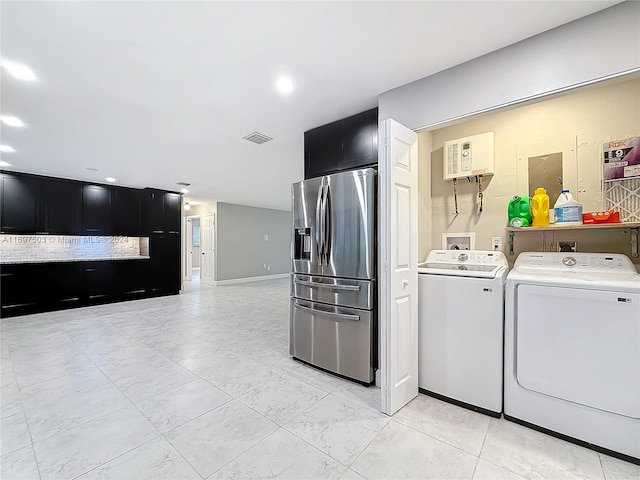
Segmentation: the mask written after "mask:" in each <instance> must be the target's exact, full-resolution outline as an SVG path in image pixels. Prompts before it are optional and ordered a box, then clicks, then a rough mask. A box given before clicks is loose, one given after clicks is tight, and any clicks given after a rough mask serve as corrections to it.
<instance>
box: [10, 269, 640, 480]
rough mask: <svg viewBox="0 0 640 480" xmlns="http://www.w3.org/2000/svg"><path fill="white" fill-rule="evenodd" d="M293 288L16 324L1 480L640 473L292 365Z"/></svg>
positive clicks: (197, 295)
mask: <svg viewBox="0 0 640 480" xmlns="http://www.w3.org/2000/svg"><path fill="white" fill-rule="evenodd" d="M288 314H289V313H288V281H287V280H286V279H282V280H270V281H263V282H254V283H247V284H243V285H234V286H224V287H210V286H205V285H203V286H200V285H197V284H195V285H189V286H188V287H187V288H186V289H185V291H184V293H183V294H181V295H178V296H172V297H164V298H156V299H148V300H139V301H134V302H127V303H120V304H112V305H103V306H96V307H90V308H82V309H77V310H70V311H64V312H55V313H47V314H39V315H31V316H24V317H19V318H13V319H6V320H3V321H2V323H1V325H2V336H1V350H0V352H1V358H0V360H1V367H2V368H1V372H0V375H1V377H0V378H1V384H2V392H1V400H2V403H1V424H0V428H1V430H0V434H1V445H0V454H1V456H0V463H1V465H0V467H1V471H0V474H1V475H0V476H1V477H2V479H7V480H14V479H21V478H26V479H38V478H41V479H74V478H78V479H119V480H123V479H135V480H140V479H154V480H155V479H172V480H173V479H202V478H215V479H228V478H238V479H241V478H290V479H300V480H302V479H312V478H323V479H324V478H328V479H343V480H346V479H349V480H353V479H370V480H373V479H378V478H380V479H386V478H415V479H521V478H531V479H540V478H548V479H574V478H575V479H599V480H605V479H606V480H618V479H636V480H638V479H640V467H639V466H637V465H633V464H630V463H626V462H623V461H620V460H617V459H613V458H610V457H607V456H605V455H601V454H598V453H597V452H594V451H591V450H587V449H585V448H582V447H578V446H576V445H573V444H570V443H566V442H563V441H561V440H558V439H556V438H553V437H550V436H547V435H544V434H541V433H538V432H535V431H533V430H530V429H527V428H524V427H522V426H519V425H516V424H514V423H510V422H507V421H505V420H497V419H493V418H489V417H486V416H484V415H480V414H477V413H474V412H471V411H468V410H465V409H461V408H458V407H455V406H452V405H450V404H447V403H443V402H440V401H438V400H435V399H432V398H429V397H426V396H423V395H420V396H419V397H418V398H416V399H415V400H414V401H413V402H411V403H410V404H409V405H407V406H406V407H405V408H403V409H402V410H401V411H400V412H398V413H397V414H396V415H395V416H394V417H393V418H389V417H387V416H385V415H382V414H380V413H379V411H378V405H379V396H380V395H379V390H377V389H375V388H369V389H367V388H364V387H361V386H359V385H356V384H353V383H350V382H346V381H344V380H341V379H338V378H336V377H333V376H330V375H327V374H324V373H322V372H319V371H317V370H315V369H312V368H310V367H307V366H305V365H301V364H300V363H298V362H295V361H293V360H291V359H290V358H289V356H288V350H287V341H288V333H287V332H288Z"/></svg>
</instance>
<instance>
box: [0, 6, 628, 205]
mask: <svg viewBox="0 0 640 480" xmlns="http://www.w3.org/2000/svg"><path fill="white" fill-rule="evenodd" d="M615 3H619V2H617V1H567V2H558V1H512V2H507V1H493V2H487V1H472V2H464V1H443V2H437V1H425V2H400V1H392V2H383V1H376V2H368V1H358V2H307V1H298V2H270V1H260V2H243V1H233V2H213V1H206V2H187V1H173V2H160V1H157V2H134V1H122V2H118V1H110V2H92V1H76V2H29V1H16V2H12V1H2V3H1V4H0V32H1V33H0V35H1V37H0V40H1V44H0V47H1V53H2V56H3V59H10V60H12V61H15V62H20V63H24V64H26V65H28V66H29V67H31V68H32V69H33V70H34V72H35V74H36V75H37V80H35V81H33V82H25V81H20V80H17V79H15V78H13V77H11V76H9V75H8V73H7V72H6V71H4V69H3V71H2V77H1V84H0V95H1V97H0V100H1V110H2V114H7V115H14V116H16V117H19V118H20V119H22V120H23V121H24V122H25V124H26V125H25V126H24V127H19V128H15V127H9V126H4V125H2V127H1V128H2V130H0V135H1V143H2V144H6V145H10V146H11V147H13V148H14V149H15V150H16V151H15V152H12V153H4V154H2V160H4V161H7V162H9V163H10V164H11V166H10V167H7V169H8V170H16V171H22V172H30V173H37V174H43V175H51V176H57V177H63V178H73V179H78V180H85V181H92V182H100V183H106V182H105V177H107V176H111V177H115V178H116V179H117V184H121V185H126V186H133V187H146V186H149V187H157V188H163V189H168V190H179V189H180V186H178V185H176V183H177V182H188V183H191V184H192V185H191V186H190V187H188V189H189V193H187V194H186V195H185V200H186V201H189V202H191V203H192V204H194V205H197V204H198V203H202V202H211V201H222V202H229V203H236V204H242V205H252V206H260V207H266V208H277V209H283V210H286V209H289V191H290V190H289V189H290V184H291V183H292V182H296V181H299V180H301V179H302V177H303V133H304V132H305V131H306V130H309V129H311V128H314V127H317V126H320V125H323V124H326V123H329V122H332V121H334V120H338V119H340V118H344V117H346V116H349V115H352V114H355V113H359V112H361V111H364V110H366V109H369V108H372V107H375V106H376V105H377V97H378V95H379V94H380V93H382V92H385V91H387V90H390V89H392V88H395V87H398V86H400V85H403V84H406V83H409V82H411V81H413V80H417V79H419V78H422V77H426V76H428V75H431V74H433V73H435V72H438V71H441V70H444V69H446V68H449V67H451V66H454V65H457V64H460V63H462V62H465V61H467V60H470V59H472V58H475V57H478V56H480V55H483V54H485V53H488V52H491V51H493V50H496V49H499V48H501V47H504V46H506V45H509V44H512V43H515V42H517V41H520V40H523V39H525V38H527V37H530V36H532V35H535V34H537V33H540V32H543V31H545V30H548V29H551V28H553V27H556V26H558V25H562V24H564V23H567V22H569V21H571V20H574V19H577V18H580V17H582V16H585V15H588V14H591V13H593V12H596V11H598V10H601V9H603V8H606V7H609V6H611V5H613V4H615ZM281 74H287V75H290V76H291V78H292V79H293V81H294V84H295V88H294V91H293V92H292V93H291V94H289V95H283V94H280V93H279V92H278V91H277V90H276V89H275V81H276V78H277V77H278V76H279V75H281ZM479 94H481V92H479ZM254 131H257V132H260V133H262V134H265V135H268V136H270V137H273V140H272V141H270V142H268V143H265V144H262V145H256V144H254V143H250V142H247V141H246V140H243V139H242V137H243V136H245V135H247V134H250V133H252V132H254ZM88 169H97V170H88Z"/></svg>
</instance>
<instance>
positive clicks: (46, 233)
mask: <svg viewBox="0 0 640 480" xmlns="http://www.w3.org/2000/svg"><path fill="white" fill-rule="evenodd" d="M36 235H49V232H36Z"/></svg>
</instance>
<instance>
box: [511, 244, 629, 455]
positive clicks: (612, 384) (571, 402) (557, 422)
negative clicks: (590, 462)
mask: <svg viewBox="0 0 640 480" xmlns="http://www.w3.org/2000/svg"><path fill="white" fill-rule="evenodd" d="M504 414H505V417H506V418H507V419H509V420H514V421H518V422H520V423H525V424H527V425H529V426H532V427H534V428H538V429H542V430H546V431H547V433H552V434H554V433H555V434H560V436H561V437H562V436H566V437H569V439H573V440H578V441H580V442H578V443H584V444H586V445H587V446H590V447H592V448H595V449H597V450H603V449H604V450H606V451H607V453H614V452H615V453H617V454H618V455H616V456H622V458H625V459H627V460H631V461H635V463H637V462H638V459H640V275H639V274H638V273H637V272H636V269H635V268H634V266H633V264H632V263H631V261H630V260H629V259H628V258H627V257H626V256H624V255H618V254H602V253H569V254H568V253H522V254H520V256H518V258H517V260H516V263H515V265H514V268H513V270H511V272H510V273H509V275H508V277H507V285H506V302H505V369H504ZM540 427H541V428H540ZM620 454H621V455H620ZM634 459H635V460H634Z"/></svg>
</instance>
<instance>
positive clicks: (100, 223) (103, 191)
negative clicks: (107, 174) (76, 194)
mask: <svg viewBox="0 0 640 480" xmlns="http://www.w3.org/2000/svg"><path fill="white" fill-rule="evenodd" d="M111 194H112V188H111V187H107V186H104V185H84V186H83V187H82V232H83V233H84V234H85V235H111V234H112V231H113V230H112V225H111V220H112V214H111Z"/></svg>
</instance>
